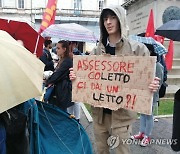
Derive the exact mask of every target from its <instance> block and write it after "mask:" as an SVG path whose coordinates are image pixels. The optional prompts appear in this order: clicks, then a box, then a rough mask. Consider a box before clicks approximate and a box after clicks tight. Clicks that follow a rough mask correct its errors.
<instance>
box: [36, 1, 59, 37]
mask: <svg viewBox="0 0 180 154" xmlns="http://www.w3.org/2000/svg"><path fill="white" fill-rule="evenodd" d="M56 7H57V0H48V3H47V6H46V10H45V12H44V14H43V19H42V23H41V27H40V29H39V34H41V33H42V32H43V31H44V30H45V29H46V28H47V27H49V26H50V25H52V24H54V21H55V16H56Z"/></svg>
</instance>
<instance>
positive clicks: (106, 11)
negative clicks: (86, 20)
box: [101, 9, 116, 19]
mask: <svg viewBox="0 0 180 154" xmlns="http://www.w3.org/2000/svg"><path fill="white" fill-rule="evenodd" d="M108 16H116V14H115V13H114V12H113V11H112V10H110V9H104V10H103V11H102V14H101V17H102V19H104V18H107V17H108Z"/></svg>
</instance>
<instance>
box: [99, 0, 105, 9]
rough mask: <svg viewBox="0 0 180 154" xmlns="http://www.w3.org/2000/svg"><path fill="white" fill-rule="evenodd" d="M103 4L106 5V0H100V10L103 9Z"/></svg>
mask: <svg viewBox="0 0 180 154" xmlns="http://www.w3.org/2000/svg"><path fill="white" fill-rule="evenodd" d="M103 5H104V1H103V0H99V10H102V9H103Z"/></svg>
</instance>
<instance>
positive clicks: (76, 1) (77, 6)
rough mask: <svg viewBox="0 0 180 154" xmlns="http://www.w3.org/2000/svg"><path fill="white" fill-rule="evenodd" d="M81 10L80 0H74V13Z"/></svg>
mask: <svg viewBox="0 0 180 154" xmlns="http://www.w3.org/2000/svg"><path fill="white" fill-rule="evenodd" d="M81 10H82V2H81V0H74V14H76V15H79V14H81Z"/></svg>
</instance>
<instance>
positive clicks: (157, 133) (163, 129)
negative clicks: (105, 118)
mask: <svg viewBox="0 0 180 154" xmlns="http://www.w3.org/2000/svg"><path fill="white" fill-rule="evenodd" d="M80 122H81V124H82V125H83V126H84V128H85V129H86V131H87V133H88V135H89V138H90V140H91V141H92V145H93V151H94V154H97V152H96V146H95V141H94V134H93V123H89V122H88V120H87V119H86V116H85V114H84V113H83V112H82V116H81V120H80ZM138 130H139V120H136V122H135V123H134V124H133V128H132V132H133V133H137V132H138ZM171 136H172V118H160V119H159V122H155V124H154V130H153V132H152V138H153V139H160V138H161V139H171ZM130 148H131V152H132V154H180V152H174V151H172V150H171V147H170V145H168V144H161V145H160V144H151V145H149V146H147V147H141V146H139V145H130Z"/></svg>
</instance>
